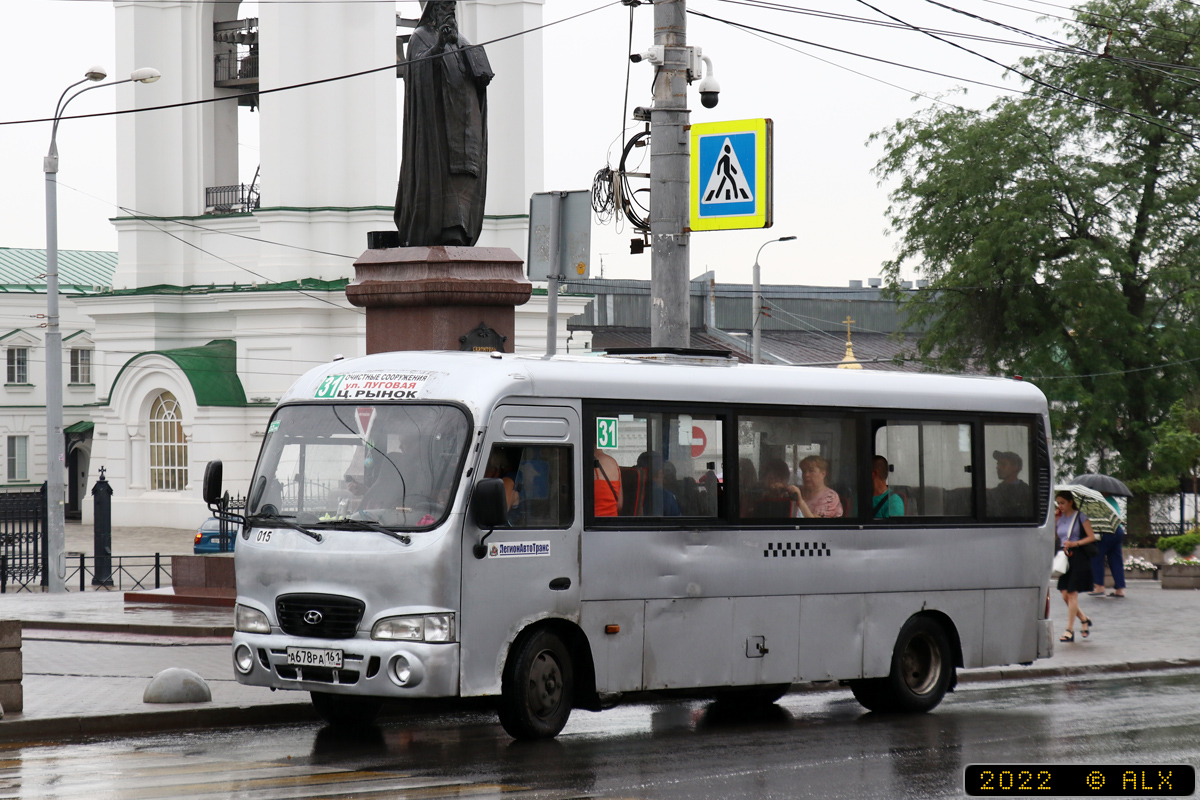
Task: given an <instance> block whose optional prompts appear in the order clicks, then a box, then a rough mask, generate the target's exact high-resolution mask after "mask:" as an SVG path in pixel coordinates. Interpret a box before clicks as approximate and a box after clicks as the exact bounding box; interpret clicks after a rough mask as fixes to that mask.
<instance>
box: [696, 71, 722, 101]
mask: <svg viewBox="0 0 1200 800" xmlns="http://www.w3.org/2000/svg"><path fill="white" fill-rule="evenodd" d="M720 94H721V84H719V83H717V79H716V78H714V77H713V76H712V75H711V74H709V75H707V76H705V78H704V80H702V81H700V102H701V104H703V106H704V107H705V108H716V105H717V100H718V99H719V97H718V95H720Z"/></svg>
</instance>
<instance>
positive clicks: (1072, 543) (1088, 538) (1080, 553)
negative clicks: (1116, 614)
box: [1054, 487, 1096, 642]
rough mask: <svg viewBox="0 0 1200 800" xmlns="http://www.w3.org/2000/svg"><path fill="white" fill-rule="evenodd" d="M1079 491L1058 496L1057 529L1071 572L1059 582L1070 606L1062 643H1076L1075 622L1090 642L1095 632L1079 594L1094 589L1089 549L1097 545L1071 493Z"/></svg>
mask: <svg viewBox="0 0 1200 800" xmlns="http://www.w3.org/2000/svg"><path fill="white" fill-rule="evenodd" d="M1074 488H1077V487H1069V488H1067V487H1060V491H1059V492H1058V493H1057V494H1056V495H1055V498H1054V502H1055V506H1056V508H1055V511H1054V517H1055V523H1054V529H1055V531H1056V532H1057V533H1058V541H1059V544H1060V546H1061V547H1062V548H1063V550H1066V551H1067V563H1068V564H1069V566H1068V568H1067V571H1066V572H1065V573H1063V575H1062V577H1060V578H1059V579H1058V589H1059V591H1060V592H1062V596H1063V602H1065V603H1066V604H1067V629H1066V630H1065V631H1063V635H1062V636H1061V637H1059V641H1060V642H1073V641H1075V618H1076V617H1078V618H1079V624H1080V626H1081V627H1082V628H1083V638H1085V639H1086V638H1088V634H1090V633H1091V631H1092V619H1091V617H1088V616H1085V615H1084V613H1083V612H1082V611H1080V610H1079V592H1081V591H1084V592H1086V591H1088V590H1089V589H1090V588H1091V586H1092V557H1091V556H1092V554H1091V552H1090V551H1091V550H1094V549H1095V547H1094V546H1093V547H1091V548H1089V547H1088V545H1090V544H1092V543H1093V542H1095V541H1096V534H1095V533H1093V532H1092V523H1091V522H1089V521H1088V518H1087V515H1086V514H1084V513H1083V512H1081V511H1080V510H1079V506H1078V504H1077V503H1076V500H1075V494H1074V492H1073V491H1070V489H1074Z"/></svg>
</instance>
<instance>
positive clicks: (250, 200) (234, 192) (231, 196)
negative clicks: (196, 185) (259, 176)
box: [204, 183, 259, 214]
mask: <svg viewBox="0 0 1200 800" xmlns="http://www.w3.org/2000/svg"><path fill="white" fill-rule="evenodd" d="M258 204H259V196H258V187H257V186H255V185H253V184H252V185H250V186H247V185H246V184H244V183H236V184H234V185H232V186H209V187H207V188H206V189H205V190H204V213H206V214H244V213H248V212H250V211H254V210H255V209H257V208H258Z"/></svg>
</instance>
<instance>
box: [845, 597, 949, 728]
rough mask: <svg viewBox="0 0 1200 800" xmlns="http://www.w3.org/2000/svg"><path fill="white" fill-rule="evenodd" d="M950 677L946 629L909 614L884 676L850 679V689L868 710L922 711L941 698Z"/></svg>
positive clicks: (934, 704)
mask: <svg viewBox="0 0 1200 800" xmlns="http://www.w3.org/2000/svg"><path fill="white" fill-rule="evenodd" d="M953 677H954V657H953V655H952V654H951V652H950V641H949V639H948V638H947V637H946V631H945V630H944V629H943V628H942V626H941V625H939V624H938V623H937V622H935V621H934V620H932V619H930V618H929V617H913V618H912V619H910V620H909V621H908V622H906V623H904V627H903V628H901V629H900V635H899V636H898V637H897V638H896V647H895V649H894V650H893V651H892V667H891V671H890V672H889V673H888V676H887V677H886V678H869V679H866V680H857V681H851V682H850V689H851V691H853V692H854V697H855V699H856V700H858V702H859V703H861V704H862V705H863V706H864V707H865V708H867V709H869V710H871V711H880V712H889V711H894V712H901V713H924V712H926V711H931V710H932V709H934V708H936V707H937V704H938V703H940V702H942V698H943V697H945V696H946V692H947V691H949V689H950V683H951V681H952V679H953Z"/></svg>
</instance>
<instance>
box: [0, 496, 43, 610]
mask: <svg viewBox="0 0 1200 800" xmlns="http://www.w3.org/2000/svg"><path fill="white" fill-rule="evenodd" d="M47 529H48V524H47V519H46V484H44V483H43V484H42V486H41V488H40V489H37V490H34V491H16V492H2V493H0V581H2V583H0V591H3V583H12V584H13V585H14V586H20V587H22V588H25V589H29V587H32V586H36V587H38V589H39V590H40V589H41V587H44V586H45V585H46V576H47V571H46V531H47Z"/></svg>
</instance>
